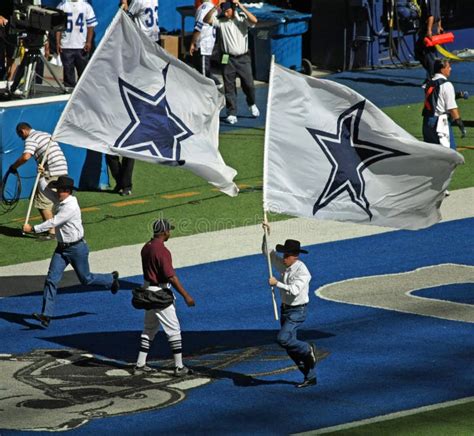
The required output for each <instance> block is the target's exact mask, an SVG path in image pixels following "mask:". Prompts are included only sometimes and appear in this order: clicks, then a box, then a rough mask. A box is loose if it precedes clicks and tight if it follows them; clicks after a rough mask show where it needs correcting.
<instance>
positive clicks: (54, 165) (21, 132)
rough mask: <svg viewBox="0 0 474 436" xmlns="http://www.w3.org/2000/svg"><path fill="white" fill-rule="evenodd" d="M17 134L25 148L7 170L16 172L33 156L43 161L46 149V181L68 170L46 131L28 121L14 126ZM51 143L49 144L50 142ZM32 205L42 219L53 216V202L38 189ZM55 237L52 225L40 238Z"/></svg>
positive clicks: (59, 150) (57, 146) (59, 151)
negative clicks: (39, 129) (36, 128)
mask: <svg viewBox="0 0 474 436" xmlns="http://www.w3.org/2000/svg"><path fill="white" fill-rule="evenodd" d="M16 133H17V135H18V136H19V137H20V138H21V139H23V140H24V141H25V149H24V151H23V154H22V155H21V156H20V157H19V158H18V159H17V160H16V161H15V162H14V163H13V164H12V165H10V168H9V171H10V172H11V173H16V172H17V168H18V167H20V166H21V165H23V164H24V163H26V162H27V161H28V160H30V159H31V157H32V156H34V157H35V159H36V162H37V163H38V164H41V162H43V157H44V154H45V153H46V149H48V146H49V149H48V155H47V156H46V160H45V162H44V165H43V167H44V178H45V180H46V183H50V182H52V181H55V180H57V179H58V177H60V176H64V175H66V174H67V172H68V168H67V162H66V158H65V156H64V153H63V151H62V150H61V148H60V147H59V144H58V143H57V142H56V141H52V140H51V135H50V134H49V133H46V132H40V131H38V130H34V129H33V128H32V127H31V126H30V125H29V124H28V123H24V122H21V123H19V124H18V125H17V126H16ZM50 143H51V144H50ZM33 205H34V207H36V208H37V209H38V210H39V212H40V214H41V217H42V218H43V220H44V221H47V220H51V219H52V218H53V206H54V204H53V202H52V201H51V199H50V198H49V197H47V196H46V195H45V194H44V193H43V192H42V191H41V190H40V189H38V190H37V191H36V193H35V197H34V203H33ZM54 238H55V231H54V227H50V228H48V233H47V234H46V235H45V236H44V237H41V238H40V240H51V239H54Z"/></svg>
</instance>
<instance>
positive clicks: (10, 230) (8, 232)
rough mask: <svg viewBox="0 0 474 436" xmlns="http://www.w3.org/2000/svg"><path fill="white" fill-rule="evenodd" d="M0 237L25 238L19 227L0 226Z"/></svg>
mask: <svg viewBox="0 0 474 436" xmlns="http://www.w3.org/2000/svg"><path fill="white" fill-rule="evenodd" d="M0 235H4V236H9V237H10V238H25V235H23V232H22V231H21V228H19V227H7V226H0Z"/></svg>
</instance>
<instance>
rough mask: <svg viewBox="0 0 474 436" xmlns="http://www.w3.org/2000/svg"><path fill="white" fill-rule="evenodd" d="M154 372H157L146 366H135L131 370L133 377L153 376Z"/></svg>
mask: <svg viewBox="0 0 474 436" xmlns="http://www.w3.org/2000/svg"><path fill="white" fill-rule="evenodd" d="M155 372H158V370H157V369H155V368H152V367H151V366H148V365H143V366H137V365H135V366H134V367H133V369H132V374H133V375H140V374H154V373H155Z"/></svg>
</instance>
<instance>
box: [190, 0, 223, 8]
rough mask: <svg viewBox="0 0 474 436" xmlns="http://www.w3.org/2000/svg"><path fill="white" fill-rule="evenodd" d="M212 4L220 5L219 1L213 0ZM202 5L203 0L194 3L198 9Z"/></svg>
mask: <svg viewBox="0 0 474 436" xmlns="http://www.w3.org/2000/svg"><path fill="white" fill-rule="evenodd" d="M212 3H214V5H216V6H217V5H218V4H219V0H212ZM201 5H202V0H196V1H195V2H194V7H195V8H196V9H197V8H198V7H199V6H201Z"/></svg>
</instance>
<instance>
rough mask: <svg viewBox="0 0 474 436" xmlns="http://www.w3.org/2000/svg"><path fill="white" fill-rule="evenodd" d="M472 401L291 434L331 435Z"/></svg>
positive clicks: (471, 399)
mask: <svg viewBox="0 0 474 436" xmlns="http://www.w3.org/2000/svg"><path fill="white" fill-rule="evenodd" d="M472 401H474V397H466V398H461V399H459V400H453V401H446V402H445V403H438V404H432V405H430V406H422V407H418V408H416V409H410V410H403V411H401V412H394V413H389V414H388V415H381V416H376V417H375V418H367V419H362V420H360V421H352V422H348V423H347V424H340V425H335V426H333V427H325V428H320V429H317V430H310V431H306V432H303V433H293V436H303V435H304V436H309V435H316V434H324V433H331V432H334V431H340V430H348V429H352V428H356V427H361V426H363V425H367V424H375V423H379V422H384V421H390V420H392V419H397V418H405V417H407V416H412V415H417V414H419V413H423V412H431V411H433V410H438V409H446V408H447V407H451V406H459V405H461V404H467V403H471V402H472Z"/></svg>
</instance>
